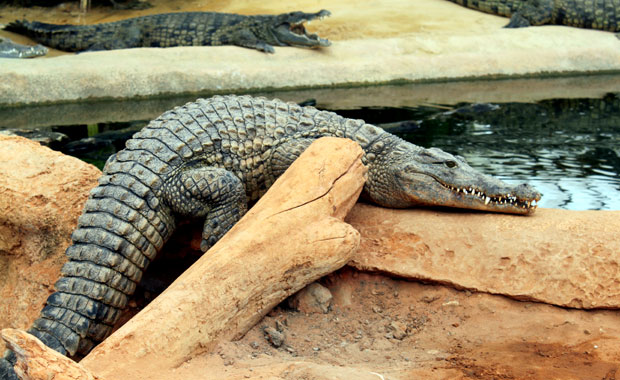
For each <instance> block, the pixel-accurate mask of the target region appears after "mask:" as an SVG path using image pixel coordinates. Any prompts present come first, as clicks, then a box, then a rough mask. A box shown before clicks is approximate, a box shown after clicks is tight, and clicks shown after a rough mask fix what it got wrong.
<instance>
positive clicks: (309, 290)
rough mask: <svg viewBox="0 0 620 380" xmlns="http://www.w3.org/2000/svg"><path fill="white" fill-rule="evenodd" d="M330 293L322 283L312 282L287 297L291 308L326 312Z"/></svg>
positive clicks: (330, 297)
mask: <svg viewBox="0 0 620 380" xmlns="http://www.w3.org/2000/svg"><path fill="white" fill-rule="evenodd" d="M332 298H333V297H332V294H331V292H330V291H329V289H327V288H326V287H324V286H323V285H321V284H319V283H317V282H314V283H312V284H310V285H308V286H306V287H305V288H303V289H302V290H300V291H299V292H297V293H296V294H295V295H293V296H292V297H290V298H289V300H288V304H289V306H290V307H291V308H293V309H295V310H297V311H300V312H302V313H323V314H325V313H327V312H328V311H329V307H330V305H331V301H332Z"/></svg>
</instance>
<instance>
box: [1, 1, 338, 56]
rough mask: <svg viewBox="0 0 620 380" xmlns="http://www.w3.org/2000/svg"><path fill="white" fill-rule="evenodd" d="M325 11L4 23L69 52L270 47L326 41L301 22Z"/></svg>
mask: <svg viewBox="0 0 620 380" xmlns="http://www.w3.org/2000/svg"><path fill="white" fill-rule="evenodd" d="M330 14H331V13H330V12H329V11H327V10H324V9H323V10H321V11H319V12H316V13H304V12H290V13H283V14H279V15H255V16H245V15H239V14H233V13H217V12H177V13H162V14H154V15H148V16H142V17H135V18H129V19H125V20H120V21H115V22H108V23H101V24H92V25H70V24H67V25H57V24H47V23H42V22H38V21H27V20H21V21H19V20H18V21H13V22H11V23H9V24H7V25H6V26H5V28H4V29H5V30H7V31H10V32H15V33H19V34H23V35H26V36H28V37H30V38H32V39H33V40H35V41H37V42H39V43H42V44H44V45H46V46H49V47H52V48H55V49H59V50H64V51H69V52H81V51H96V50H113V49H129V48H137V47H171V46H207V45H208V46H219V45H236V46H241V47H246V48H251V49H256V50H259V51H262V52H266V53H274V52H275V50H274V46H294V47H308V48H318V47H324V46H329V45H330V42H329V41H328V40H327V39H323V38H321V37H319V36H318V35H316V34H309V33H308V32H307V31H306V28H305V27H304V23H306V22H309V21H312V20H314V19H322V18H323V17H327V16H329V15H330Z"/></svg>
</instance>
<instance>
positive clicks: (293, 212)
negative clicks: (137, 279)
mask: <svg viewBox="0 0 620 380" xmlns="http://www.w3.org/2000/svg"><path fill="white" fill-rule="evenodd" d="M361 156H362V150H361V148H360V147H359V146H358V145H357V144H356V143H353V142H352V141H349V140H344V139H336V138H323V139H320V140H318V141H316V142H315V143H314V144H312V146H310V147H309V148H308V149H307V150H306V152H304V153H303V154H302V156H301V157H300V158H299V159H297V160H296V161H295V163H293V165H292V166H291V167H290V168H289V169H288V170H287V171H286V173H284V174H283V175H282V176H281V177H280V178H279V179H278V180H277V181H276V183H275V184H274V185H273V186H272V187H271V189H270V190H269V191H268V192H267V194H265V195H264V196H263V198H261V199H260V201H259V202H258V203H257V204H256V205H255V206H254V207H253V208H252V209H251V210H250V211H249V212H248V213H247V214H246V215H245V216H244V217H243V219H242V220H241V221H239V223H237V225H235V227H233V228H232V229H231V230H230V231H229V232H228V234H226V236H224V237H223V238H222V239H221V240H220V241H219V242H218V243H217V244H216V245H215V246H214V247H213V248H212V249H210V250H209V251H208V252H207V253H206V254H205V255H204V256H203V257H202V258H201V259H200V260H199V261H197V262H196V263H195V264H194V265H193V266H192V267H191V268H189V269H188V270H187V271H186V272H185V273H184V274H183V275H181V276H180V277H179V278H178V279H177V280H176V281H175V282H174V283H172V285H170V287H169V288H168V289H167V290H166V291H165V292H164V293H162V294H161V295H160V296H159V297H158V298H156V299H155V300H154V301H153V302H151V304H149V305H148V306H147V307H146V308H145V309H144V310H142V311H141V312H140V313H139V314H138V315H136V316H135V317H134V318H133V319H131V320H130V321H129V322H128V323H127V324H125V325H124V326H123V327H121V328H120V329H119V330H118V331H116V332H115V333H114V334H112V335H111V336H110V337H109V338H108V339H106V340H105V341H104V342H103V343H101V344H100V345H99V346H98V347H96V348H95V350H93V351H92V352H91V353H90V354H89V355H88V356H87V357H86V358H84V359H83V360H82V362H81V364H83V365H84V366H85V367H86V368H88V369H90V370H92V371H93V373H96V374H98V375H101V376H105V377H106V378H108V379H123V380H129V379H145V378H151V379H153V378H157V377H158V375H161V373H162V371H165V370H167V369H171V368H175V367H177V366H179V365H181V364H182V363H183V362H185V361H186V360H188V359H189V358H191V357H192V356H193V355H195V354H197V353H200V352H203V351H207V350H209V349H210V348H212V347H213V346H214V345H215V344H216V343H217V341H218V340H222V339H234V338H236V337H240V336H242V335H243V334H244V333H245V332H246V331H247V330H248V329H250V328H251V327H252V326H253V325H254V324H255V323H256V322H258V321H259V320H260V319H261V318H262V317H263V316H264V315H265V314H266V313H267V312H269V311H270V310H271V309H272V308H273V307H274V306H276V305H277V304H278V303H280V302H281V301H282V300H284V299H285V298H286V297H288V296H289V295H291V294H293V293H295V292H296V291H298V290H299V289H301V288H303V287H304V286H305V285H307V284H308V283H311V282H312V281H314V280H316V279H318V278H320V277H322V276H324V275H326V274H328V273H330V272H332V271H334V270H336V269H338V268H340V267H342V266H343V265H345V264H346V263H347V262H348V260H349V259H350V258H351V256H352V254H353V252H354V251H355V250H356V249H357V247H358V245H359V239H360V237H359V233H358V232H357V231H356V230H355V229H353V228H352V227H351V226H349V225H348V224H346V223H344V222H343V221H342V220H343V218H344V217H345V215H346V214H347V212H348V211H349V210H350V209H351V207H353V205H354V204H355V202H356V200H357V197H358V196H359V193H360V192H361V189H362V187H363V183H364V174H365V172H366V168H365V167H364V166H363V165H362V163H361ZM137 363H139V365H136V364H137Z"/></svg>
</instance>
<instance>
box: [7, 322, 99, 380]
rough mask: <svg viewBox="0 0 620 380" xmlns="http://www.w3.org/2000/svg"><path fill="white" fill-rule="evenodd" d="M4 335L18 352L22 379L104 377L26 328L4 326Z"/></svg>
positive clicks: (86, 379) (17, 368)
mask: <svg viewBox="0 0 620 380" xmlns="http://www.w3.org/2000/svg"><path fill="white" fill-rule="evenodd" d="M2 339H4V341H5V342H6V345H7V347H8V348H10V349H11V350H13V352H15V355H16V356H17V363H16V365H15V367H14V368H15V373H16V374H17V376H18V377H19V378H20V379H21V380H102V379H101V378H100V377H97V376H95V375H93V374H92V373H91V372H90V371H89V370H87V369H86V368H84V367H83V366H81V365H80V364H78V363H76V362H74V361H73V360H71V359H69V358H68V357H66V356H64V355H61V354H59V353H58V352H56V351H54V350H52V349H51V348H49V347H47V346H46V345H44V344H43V343H41V341H40V340H39V339H37V338H36V337H35V336H33V335H30V334H28V333H27V332H25V331H23V330H17V329H4V330H2Z"/></svg>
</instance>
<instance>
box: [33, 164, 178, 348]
mask: <svg viewBox="0 0 620 380" xmlns="http://www.w3.org/2000/svg"><path fill="white" fill-rule="evenodd" d="M99 182H100V184H99V186H97V187H96V188H95V189H94V190H93V191H92V192H91V195H90V198H89V199H88V201H87V202H86V204H85V206H84V213H83V214H82V216H81V217H80V218H79V220H78V228H77V229H76V230H75V231H74V232H73V235H72V240H73V244H72V245H71V246H70V247H69V248H67V251H66V255H67V257H68V259H69V261H68V262H67V263H66V264H65V265H64V266H63V268H62V270H61V275H62V277H61V278H60V279H59V280H58V281H57V282H56V284H55V288H56V291H55V292H54V293H53V294H51V295H50V296H49V297H48V299H47V302H46V305H45V307H44V308H43V310H42V311H41V314H40V316H39V318H37V319H36V320H35V322H34V323H33V325H32V327H31V328H30V329H29V330H28V331H29V332H30V333H31V334H33V335H35V336H37V337H38V338H39V339H40V340H41V341H42V342H43V343H45V344H46V345H47V346H49V347H50V348H53V349H55V350H56V351H59V352H61V353H63V354H65V355H69V356H75V355H76V354H79V355H85V354H87V353H88V352H89V351H90V350H91V349H92V348H93V347H94V346H95V345H96V344H98V343H99V342H101V341H102V340H103V339H105V338H106V337H107V336H108V335H109V334H110V333H111V331H112V328H113V326H114V324H115V323H116V322H117V321H118V318H119V316H120V312H121V310H122V309H124V308H125V306H126V304H127V301H128V298H129V297H130V296H131V295H132V294H133V293H134V291H135V289H136V285H137V284H138V283H139V281H140V279H141V277H142V274H143V272H144V271H145V270H146V268H147V266H148V265H149V263H150V262H151V261H152V260H153V259H154V258H155V255H156V254H157V252H158V251H159V250H160V249H161V247H162V246H163V244H164V242H165V241H166V240H167V239H168V238H169V236H170V235H171V233H172V231H173V226H174V221H173V220H172V217H171V216H169V213H167V212H166V211H164V210H162V208H161V207H160V205H159V202H158V200H157V199H156V198H155V196H154V195H153V192H152V190H151V189H149V188H147V186H146V185H145V184H144V183H142V182H141V181H140V180H139V178H137V177H135V176H131V175H130V174H129V173H125V174H114V175H104V176H103V177H101V179H100V181H99Z"/></svg>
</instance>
